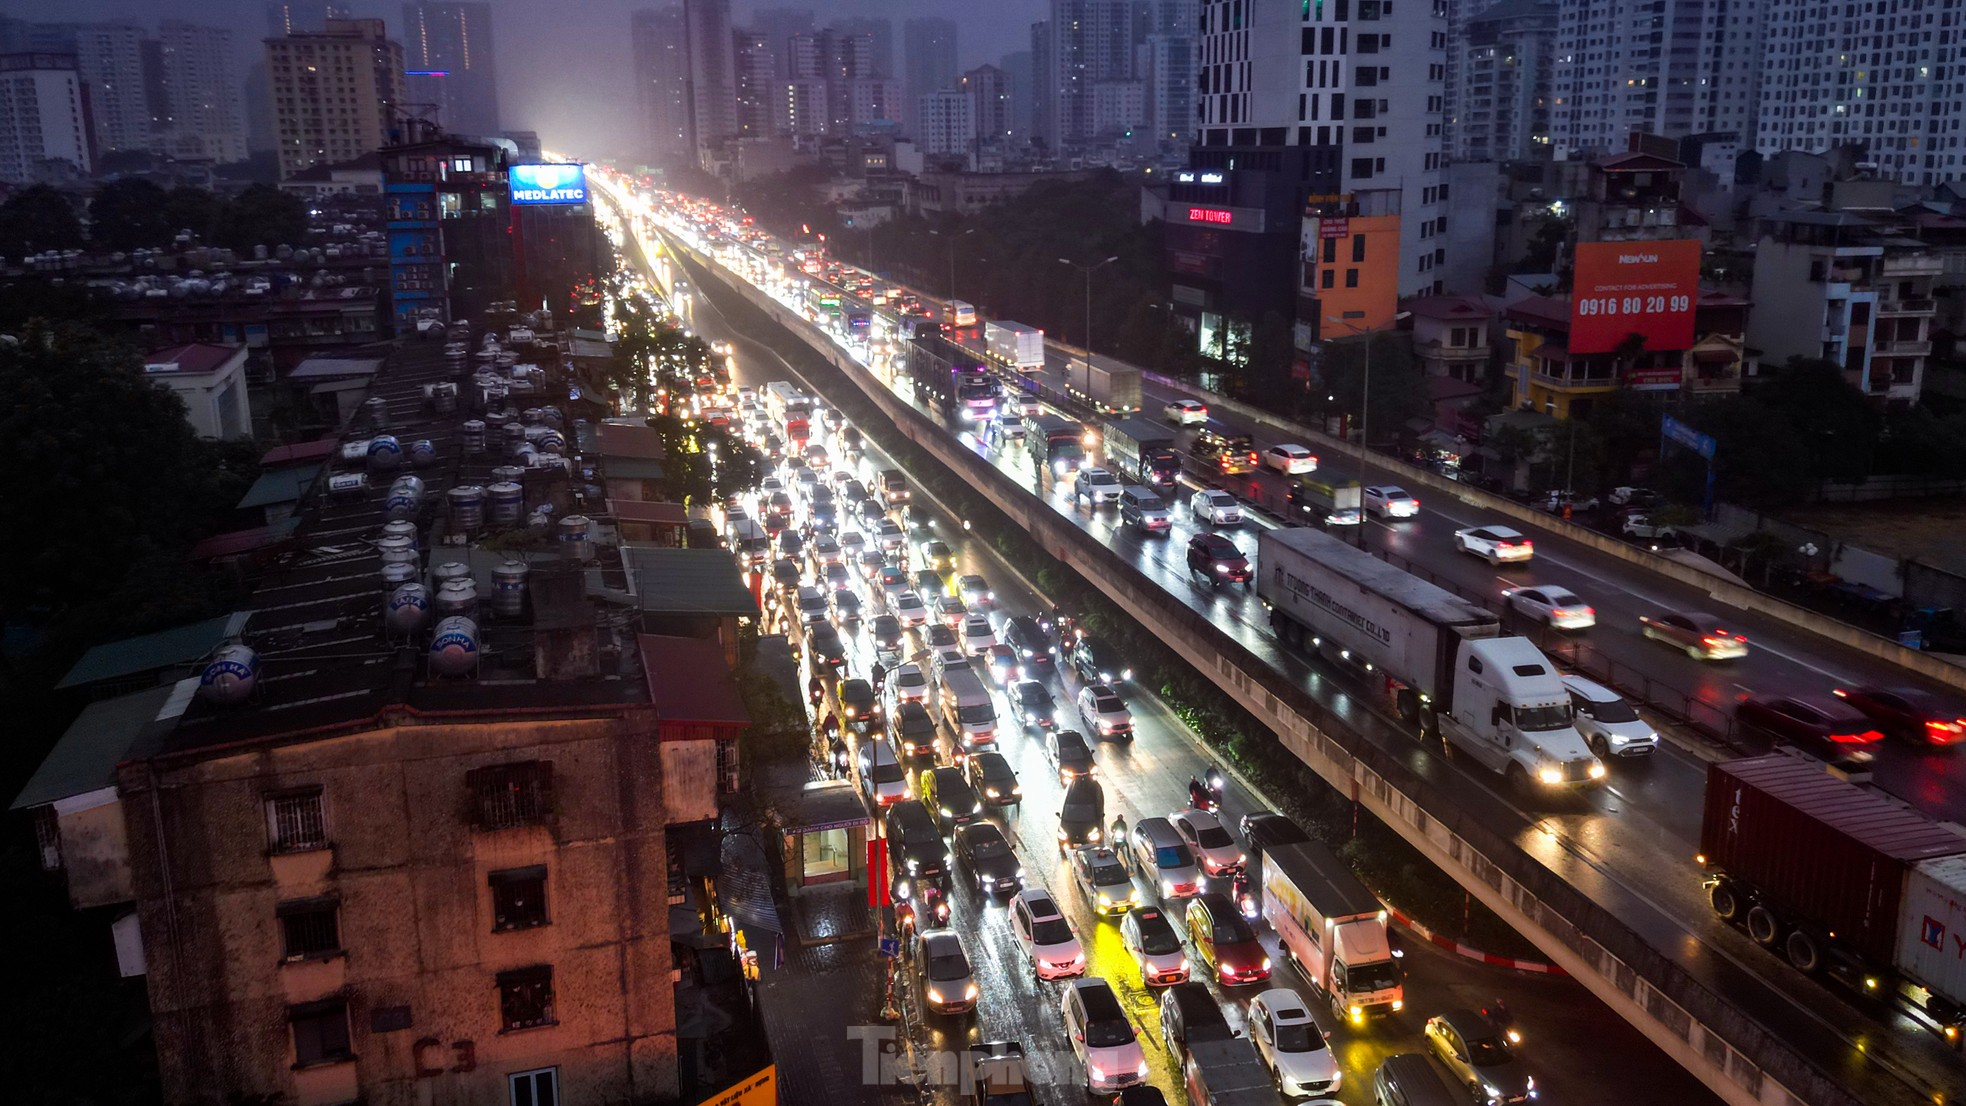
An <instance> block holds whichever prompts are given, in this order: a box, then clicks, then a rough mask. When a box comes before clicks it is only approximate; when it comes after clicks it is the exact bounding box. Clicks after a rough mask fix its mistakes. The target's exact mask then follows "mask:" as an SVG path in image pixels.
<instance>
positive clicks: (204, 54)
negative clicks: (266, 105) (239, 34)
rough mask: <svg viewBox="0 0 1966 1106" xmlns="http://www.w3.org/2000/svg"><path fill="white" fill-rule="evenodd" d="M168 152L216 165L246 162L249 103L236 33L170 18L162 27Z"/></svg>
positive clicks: (161, 39) (160, 43) (162, 60)
mask: <svg viewBox="0 0 1966 1106" xmlns="http://www.w3.org/2000/svg"><path fill="white" fill-rule="evenodd" d="M158 44H159V50H158V54H159V66H158V68H159V70H160V75H161V77H162V80H161V82H160V83H161V84H162V86H163V87H162V92H163V98H164V105H165V108H166V120H165V123H166V127H165V131H164V133H163V136H162V137H163V143H164V149H165V150H166V151H168V152H169V153H170V154H171V155H172V156H174V157H202V158H210V159H211V160H213V161H217V162H233V161H244V160H245V158H246V105H245V100H244V97H243V96H242V95H241V86H240V77H239V67H238V58H237V55H236V53H235V51H234V50H233V47H232V32H231V31H228V30H225V29H224V28H221V27H201V26H199V25H198V24H195V23H186V22H184V21H183V20H178V19H166V20H164V21H163V23H162V24H161V25H160V26H159V27H158Z"/></svg>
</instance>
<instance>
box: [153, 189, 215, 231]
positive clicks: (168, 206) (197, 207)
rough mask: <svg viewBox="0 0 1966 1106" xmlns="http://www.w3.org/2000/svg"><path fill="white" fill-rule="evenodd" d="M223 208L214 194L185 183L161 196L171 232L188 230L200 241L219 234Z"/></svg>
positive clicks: (165, 219)
mask: <svg viewBox="0 0 1966 1106" xmlns="http://www.w3.org/2000/svg"><path fill="white" fill-rule="evenodd" d="M224 210H225V205H224V203H222V202H221V201H220V200H219V198H218V197H217V196H215V195H213V194H212V193H210V192H208V191H206V190H205V189H203V188H193V187H192V186H190V185H188V184H180V185H178V186H177V187H176V188H173V189H171V191H170V193H169V194H168V195H166V196H165V197H164V222H165V223H166V224H167V225H169V226H170V228H171V232H172V234H173V235H175V234H176V233H177V232H178V231H185V230H188V231H190V232H191V233H193V234H195V235H197V236H198V238H199V239H200V240H201V241H211V240H212V239H213V238H215V237H216V236H217V234H218V223H219V215H220V214H221V213H222V212H223V211H224Z"/></svg>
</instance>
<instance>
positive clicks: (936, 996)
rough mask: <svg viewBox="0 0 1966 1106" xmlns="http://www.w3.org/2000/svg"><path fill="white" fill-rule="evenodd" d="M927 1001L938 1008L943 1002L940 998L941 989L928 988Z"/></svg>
mask: <svg viewBox="0 0 1966 1106" xmlns="http://www.w3.org/2000/svg"><path fill="white" fill-rule="evenodd" d="M928 1001H930V1002H932V1003H935V1004H936V1005H937V1006H940V1005H941V1004H942V1002H943V1001H944V1000H943V998H942V991H941V989H940V988H936V987H930V988H929V989H928Z"/></svg>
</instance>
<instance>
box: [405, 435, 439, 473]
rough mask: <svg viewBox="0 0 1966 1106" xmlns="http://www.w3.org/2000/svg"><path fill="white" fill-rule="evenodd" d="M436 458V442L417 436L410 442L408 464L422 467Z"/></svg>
mask: <svg viewBox="0 0 1966 1106" xmlns="http://www.w3.org/2000/svg"><path fill="white" fill-rule="evenodd" d="M436 460H437V443H435V442H433V441H431V440H430V439H428V438H418V439H417V440H416V441H413V442H411V443H410V465H411V466H412V467H414V468H422V467H424V466H425V465H429V464H432V463H434V462H435V461H436Z"/></svg>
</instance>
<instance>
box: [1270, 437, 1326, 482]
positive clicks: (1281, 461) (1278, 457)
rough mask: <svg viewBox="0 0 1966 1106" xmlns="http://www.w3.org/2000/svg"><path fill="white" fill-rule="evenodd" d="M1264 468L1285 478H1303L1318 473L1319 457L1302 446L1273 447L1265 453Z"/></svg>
mask: <svg viewBox="0 0 1966 1106" xmlns="http://www.w3.org/2000/svg"><path fill="white" fill-rule="evenodd" d="M1263 467H1264V468H1273V469H1275V470H1277V471H1278V472H1280V473H1283V474H1284V475H1285V476H1301V475H1302V474H1304V473H1307V472H1316V471H1317V455H1316V454H1313V453H1312V452H1311V451H1310V450H1308V449H1305V448H1304V447H1303V446H1301V445H1292V444H1289V443H1285V444H1283V445H1273V446H1271V447H1270V448H1268V449H1266V450H1264V451H1263Z"/></svg>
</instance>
